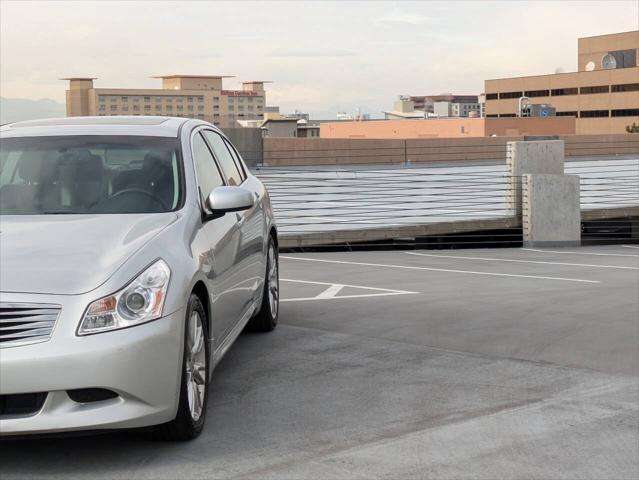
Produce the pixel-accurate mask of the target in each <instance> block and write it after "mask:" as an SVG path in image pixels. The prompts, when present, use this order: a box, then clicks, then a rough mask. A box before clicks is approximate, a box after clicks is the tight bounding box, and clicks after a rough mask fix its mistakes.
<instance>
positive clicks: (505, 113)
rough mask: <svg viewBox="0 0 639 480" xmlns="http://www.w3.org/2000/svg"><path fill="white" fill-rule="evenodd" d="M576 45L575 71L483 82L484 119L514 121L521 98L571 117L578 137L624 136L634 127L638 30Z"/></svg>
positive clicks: (638, 104)
mask: <svg viewBox="0 0 639 480" xmlns="http://www.w3.org/2000/svg"><path fill="white" fill-rule="evenodd" d="M577 45H578V49H577V62H578V71H576V72H570V73H555V74H549V75H534V76H525V77H512V78H501V79H492V80H486V81H485V92H486V104H485V115H486V117H487V118H505V117H515V116H517V115H518V110H519V103H520V99H521V98H522V97H527V98H528V99H529V100H530V103H538V104H546V105H550V106H552V107H554V109H555V110H556V115H557V116H571V117H575V118H576V133H578V134H608V133H625V132H626V126H628V125H631V124H632V123H633V122H635V123H636V122H639V67H638V64H639V31H633V32H623V33H613V34H609V35H599V36H596V37H585V38H580V39H578V42H577Z"/></svg>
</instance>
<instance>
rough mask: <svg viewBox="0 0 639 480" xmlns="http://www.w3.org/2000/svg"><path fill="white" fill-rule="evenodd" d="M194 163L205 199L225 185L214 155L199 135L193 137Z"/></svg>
mask: <svg viewBox="0 0 639 480" xmlns="http://www.w3.org/2000/svg"><path fill="white" fill-rule="evenodd" d="M193 161H194V163H195V172H196V173H197V182H198V185H199V187H200V190H201V193H202V196H203V197H206V196H207V195H208V194H209V193H211V191H212V190H213V189H214V188H215V187H219V186H222V185H224V181H223V180H222V176H221V175H220V171H219V170H218V168H217V165H216V164H215V160H214V159H213V155H211V151H210V150H209V147H208V146H207V145H206V142H205V141H204V139H203V138H202V135H201V134H199V133H198V134H196V135H195V136H194V137H193Z"/></svg>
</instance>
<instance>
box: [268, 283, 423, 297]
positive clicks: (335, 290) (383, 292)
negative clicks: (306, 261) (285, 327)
mask: <svg viewBox="0 0 639 480" xmlns="http://www.w3.org/2000/svg"><path fill="white" fill-rule="evenodd" d="M280 282H291V283H308V284H311V285H326V286H327V288H326V289H324V290H323V291H322V292H321V293H319V294H318V295H316V296H314V297H302V298H283V299H281V300H280V301H281V302H304V301H309V300H340V299H343V298H366V297H385V296H390V295H414V294H416V293H417V292H409V291H407V290H392V289H389V288H374V287H363V286H361V285H347V284H345V283H327V282H311V281H309V280H293V279H292V278H280ZM345 287H346V288H357V289H360V290H372V291H374V292H376V293H362V294H357V295H338V294H339V292H340V291H342V289H343V288H345Z"/></svg>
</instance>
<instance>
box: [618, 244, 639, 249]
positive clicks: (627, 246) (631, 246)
mask: <svg viewBox="0 0 639 480" xmlns="http://www.w3.org/2000/svg"><path fill="white" fill-rule="evenodd" d="M622 247H623V248H636V249H639V245H622Z"/></svg>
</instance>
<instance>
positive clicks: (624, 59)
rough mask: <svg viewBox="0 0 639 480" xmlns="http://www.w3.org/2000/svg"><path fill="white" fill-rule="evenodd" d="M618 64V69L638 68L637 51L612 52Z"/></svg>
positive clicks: (633, 49) (634, 49)
mask: <svg viewBox="0 0 639 480" xmlns="http://www.w3.org/2000/svg"><path fill="white" fill-rule="evenodd" d="M610 55H612V56H613V57H615V60H616V62H617V67H616V68H629V67H636V66H637V49H636V48H631V49H628V50H615V51H613V52H610Z"/></svg>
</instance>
